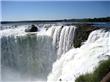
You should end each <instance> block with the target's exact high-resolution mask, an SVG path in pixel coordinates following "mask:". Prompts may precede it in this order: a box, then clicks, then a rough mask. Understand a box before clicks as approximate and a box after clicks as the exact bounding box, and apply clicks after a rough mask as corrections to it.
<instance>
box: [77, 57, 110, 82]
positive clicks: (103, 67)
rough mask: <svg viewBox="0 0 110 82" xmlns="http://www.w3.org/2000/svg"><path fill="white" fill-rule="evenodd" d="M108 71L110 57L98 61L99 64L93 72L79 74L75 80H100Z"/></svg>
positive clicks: (95, 81)
mask: <svg viewBox="0 0 110 82" xmlns="http://www.w3.org/2000/svg"><path fill="white" fill-rule="evenodd" d="M109 71H110V58H109V59H108V60H104V61H103V62H100V65H99V66H98V67H97V68H96V69H95V71H94V72H93V73H88V74H85V75H81V76H79V77H78V78H77V79H76V81H75V82H100V81H101V80H102V79H103V77H104V76H105V75H106V74H107V73H108V72H109Z"/></svg>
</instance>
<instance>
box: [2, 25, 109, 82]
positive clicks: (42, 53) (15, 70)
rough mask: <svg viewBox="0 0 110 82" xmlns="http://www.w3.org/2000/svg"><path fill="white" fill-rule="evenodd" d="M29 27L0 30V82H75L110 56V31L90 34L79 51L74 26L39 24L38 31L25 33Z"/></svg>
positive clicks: (22, 26)
mask: <svg viewBox="0 0 110 82" xmlns="http://www.w3.org/2000/svg"><path fill="white" fill-rule="evenodd" d="M28 27H29V25H18V26H13V25H11V26H6V27H5V26H3V27H2V28H1V30H0V39H1V40H0V41H1V42H0V43H1V58H0V59H1V80H0V81H1V82H12V81H13V82H17V81H20V82H24V81H25V82H32V81H34V82H35V81H48V82H51V81H70V82H75V79H76V78H77V77H78V76H80V75H82V74H85V73H90V72H93V71H94V70H95V68H96V67H97V66H98V65H99V63H100V62H101V61H103V60H106V59H107V58H108V57H110V30H109V29H108V30H107V29H102V28H101V29H99V30H95V31H93V32H91V33H90V35H89V37H88V39H87V41H86V42H84V43H83V44H82V46H81V47H80V48H74V47H73V45H74V43H73V41H74V39H75V38H74V36H75V35H74V34H75V31H76V29H77V28H76V27H75V26H72V25H70V26H66V25H63V26H62V25H55V24H40V25H38V29H39V31H38V32H34V33H26V32H25V29H27V28H28Z"/></svg>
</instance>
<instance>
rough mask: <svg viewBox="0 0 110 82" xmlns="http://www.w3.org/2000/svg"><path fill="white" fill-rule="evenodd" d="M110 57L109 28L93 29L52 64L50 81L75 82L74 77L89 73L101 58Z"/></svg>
mask: <svg viewBox="0 0 110 82" xmlns="http://www.w3.org/2000/svg"><path fill="white" fill-rule="evenodd" d="M108 57H110V30H104V29H100V30H95V31H93V32H92V33H91V34H90V35H89V38H88V40H87V41H86V42H85V43H84V44H83V45H82V46H81V47H80V48H77V49H75V48H73V49H70V50H69V51H68V52H67V53H66V54H63V55H62V56H61V58H60V59H59V60H57V61H56V62H55V63H54V64H53V69H52V73H50V75H49V76H48V82H49V81H50V82H51V81H64V82H68V81H69V82H75V79H76V78H77V77H78V76H80V75H82V74H86V73H91V72H93V71H94V70H95V68H96V67H97V66H98V65H99V63H100V62H101V61H102V60H106V59H107V58H108Z"/></svg>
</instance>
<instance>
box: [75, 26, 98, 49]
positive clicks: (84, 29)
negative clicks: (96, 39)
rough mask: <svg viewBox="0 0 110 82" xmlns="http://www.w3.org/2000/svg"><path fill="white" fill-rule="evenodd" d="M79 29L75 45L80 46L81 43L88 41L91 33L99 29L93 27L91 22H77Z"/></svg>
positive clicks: (76, 32) (76, 33)
mask: <svg viewBox="0 0 110 82" xmlns="http://www.w3.org/2000/svg"><path fill="white" fill-rule="evenodd" d="M76 27H77V29H76V31H75V39H74V47H75V48H77V47H80V46H81V43H82V42H84V41H86V40H87V38H88V36H89V34H90V33H91V32H92V31H93V30H96V29H99V28H98V27H93V26H92V25H90V24H77V25H76Z"/></svg>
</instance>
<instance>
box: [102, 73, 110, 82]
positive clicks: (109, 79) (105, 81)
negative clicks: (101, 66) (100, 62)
mask: <svg viewBox="0 0 110 82" xmlns="http://www.w3.org/2000/svg"><path fill="white" fill-rule="evenodd" d="M101 82H110V72H109V73H108V74H107V75H106V76H105V77H104V78H103V79H102V81H101Z"/></svg>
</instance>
